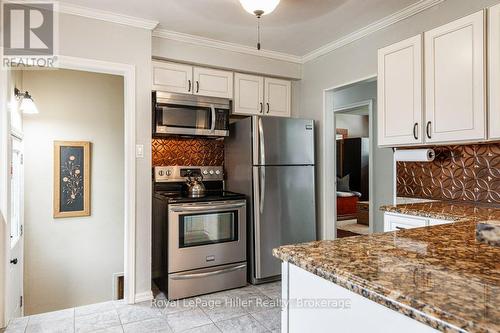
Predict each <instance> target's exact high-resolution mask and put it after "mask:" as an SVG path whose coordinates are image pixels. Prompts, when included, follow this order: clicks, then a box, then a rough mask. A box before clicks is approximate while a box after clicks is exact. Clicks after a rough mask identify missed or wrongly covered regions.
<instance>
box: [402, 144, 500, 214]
mask: <svg viewBox="0 0 500 333" xmlns="http://www.w3.org/2000/svg"><path fill="white" fill-rule="evenodd" d="M434 150H435V151H436V159H435V160H434V162H431V163H421V162H398V164H397V194H398V196H402V197H415V198H425V199H436V200H460V201H470V202H475V203H494V204H500V143H490V144H481V145H479V144H478V145H464V146H446V147H435V148H434Z"/></svg>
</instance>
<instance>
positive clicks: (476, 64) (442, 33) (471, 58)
mask: <svg viewBox="0 0 500 333" xmlns="http://www.w3.org/2000/svg"><path fill="white" fill-rule="evenodd" d="M484 36H485V34H484V12H483V11H481V12H478V13H475V14H472V15H469V16H467V17H464V18H462V19H459V20H456V21H454V22H451V23H449V24H446V25H444V26H441V27H438V28H436V29H434V30H431V31H428V32H426V33H425V74H426V75H425V87H426V89H425V92H426V99H425V108H426V112H425V116H426V142H453V141H472V140H483V139H485V138H486V109H485V86H484V78H485V73H484V71H485V61H484V50H485V45H484ZM427 131H428V133H427Z"/></svg>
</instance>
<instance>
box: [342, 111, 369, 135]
mask: <svg viewBox="0 0 500 333" xmlns="http://www.w3.org/2000/svg"><path fill="white" fill-rule="evenodd" d="M335 126H336V127H337V128H345V129H347V130H348V131H349V132H348V135H349V136H348V137H349V138H360V137H361V138H367V137H369V135H370V133H369V132H370V118H369V117H368V116H361V115H356V114H349V113H337V114H336V115H335Z"/></svg>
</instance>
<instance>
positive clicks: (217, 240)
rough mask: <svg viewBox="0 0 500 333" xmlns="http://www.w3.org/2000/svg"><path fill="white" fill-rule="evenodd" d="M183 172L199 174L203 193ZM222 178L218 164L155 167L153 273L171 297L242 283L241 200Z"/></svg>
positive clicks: (243, 229) (243, 226)
mask: <svg viewBox="0 0 500 333" xmlns="http://www.w3.org/2000/svg"><path fill="white" fill-rule="evenodd" d="M188 178H190V179H193V178H202V179H203V184H204V187H205V191H204V194H203V195H201V196H200V195H199V194H197V195H192V193H191V192H189V191H188V185H187V183H186V180H187V179H188ZM223 179H224V176H223V168H222V167H201V166H200V167H194V166H189V167H182V166H172V167H155V169H154V195H153V254H152V255H153V264H152V273H153V280H154V281H155V283H156V284H157V285H158V287H159V288H160V289H161V290H162V291H163V292H165V294H166V295H167V297H168V299H170V300H172V299H179V298H185V297H191V296H196V295H201V294H206V293H211V292H215V291H219V290H224V289H231V288H237V287H241V286H244V285H245V284H246V280H247V264H246V260H247V257H246V200H245V196H244V195H243V194H238V193H233V192H228V191H224V190H223Z"/></svg>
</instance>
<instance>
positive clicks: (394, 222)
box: [384, 213, 428, 232]
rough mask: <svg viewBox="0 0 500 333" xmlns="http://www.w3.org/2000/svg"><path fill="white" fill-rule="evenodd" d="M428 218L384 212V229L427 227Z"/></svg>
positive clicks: (396, 229)
mask: <svg viewBox="0 0 500 333" xmlns="http://www.w3.org/2000/svg"><path fill="white" fill-rule="evenodd" d="M427 224H428V220H427V219H425V218H421V217H417V216H411V215H395V214H390V213H385V214H384V231H385V232H388V231H398V230H404V229H413V228H420V227H425V226H426V225H427Z"/></svg>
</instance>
